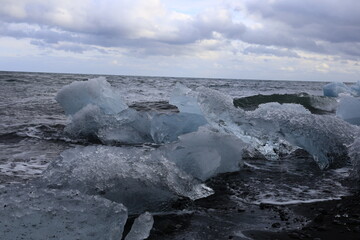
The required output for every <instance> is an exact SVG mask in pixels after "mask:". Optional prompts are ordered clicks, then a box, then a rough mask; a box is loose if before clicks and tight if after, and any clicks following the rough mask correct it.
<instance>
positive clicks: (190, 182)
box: [43, 146, 213, 213]
mask: <svg viewBox="0 0 360 240" xmlns="http://www.w3.org/2000/svg"><path fill="white" fill-rule="evenodd" d="M43 181H44V183H45V185H47V186H50V187H52V188H61V189H78V190H80V191H81V192H84V193H87V194H90V195H102V196H103V197H105V198H107V199H110V200H112V201H116V202H121V203H123V204H124V205H125V206H126V207H128V209H129V211H130V212H131V213H141V212H143V211H146V210H156V211H159V210H161V209H162V208H163V207H165V206H166V204H167V203H168V202H170V201H172V200H174V199H177V198H178V197H188V198H190V199H192V200H195V199H199V198H203V197H206V196H209V195H211V194H212V193H213V192H212V190H211V189H210V188H208V187H206V186H205V185H204V184H201V183H200V182H199V181H197V180H196V179H194V178H193V177H192V176H191V175H189V174H187V173H185V172H184V171H182V170H180V169H179V168H178V167H177V166H176V165H175V164H174V163H172V162H170V161H168V160H166V159H165V158H163V157H161V155H159V154H158V153H157V152H156V150H154V149H146V148H136V147H109V146H88V147H77V148H74V149H70V150H66V151H64V152H62V153H61V157H60V158H59V159H58V160H57V161H54V162H52V163H51V164H50V166H49V167H48V169H47V170H46V171H45V172H44V180H43Z"/></svg>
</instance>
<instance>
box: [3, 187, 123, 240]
mask: <svg viewBox="0 0 360 240" xmlns="http://www.w3.org/2000/svg"><path fill="white" fill-rule="evenodd" d="M0 202H1V208H0V235H1V239H34V240H35V239H36V240H47V239H89V240H98V239H107V240H118V239H121V237H122V233H123V229H124V225H125V223H126V220H127V216H128V215H127V209H126V208H125V207H124V206H123V205H122V204H120V203H114V202H111V201H109V200H106V199H103V198H101V197H97V196H88V195H84V194H81V193H80V192H79V191H75V190H70V191H60V190H56V189H40V188H37V187H34V186H32V185H24V186H23V185H12V186H8V187H4V188H1V189H0Z"/></svg>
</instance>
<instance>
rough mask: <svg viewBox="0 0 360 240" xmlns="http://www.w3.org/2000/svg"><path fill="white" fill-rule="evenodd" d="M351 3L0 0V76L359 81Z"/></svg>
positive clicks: (359, 20) (358, 26) (359, 21)
mask: <svg viewBox="0 0 360 240" xmlns="http://www.w3.org/2000/svg"><path fill="white" fill-rule="evenodd" d="M359 11H360V1H359V0H76V1H75V0H61V1H60V0H0V70H12V71H40V72H71V73H97V74H119V75H151V76H174V77H177V76H180V77H212V78H236V79H279V80H309V81H310V80H324V81H358V80H360V62H359V60H360V14H359Z"/></svg>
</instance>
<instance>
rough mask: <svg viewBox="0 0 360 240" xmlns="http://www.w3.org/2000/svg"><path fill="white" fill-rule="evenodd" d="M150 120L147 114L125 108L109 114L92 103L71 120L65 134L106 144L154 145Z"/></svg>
mask: <svg viewBox="0 0 360 240" xmlns="http://www.w3.org/2000/svg"><path fill="white" fill-rule="evenodd" d="M150 121H151V120H150V116H149V115H148V114H147V113H144V112H137V111H135V110H133V109H126V110H124V111H122V112H120V113H118V114H112V115H107V114H103V113H102V111H101V110H100V108H99V107H98V106H94V105H90V104H89V105H87V106H86V107H84V108H83V109H81V110H80V111H79V112H77V113H76V114H75V115H74V116H73V117H72V120H71V122H70V123H69V124H68V125H67V126H66V127H65V132H66V133H67V134H68V135H69V136H70V137H71V138H74V139H79V138H80V139H88V140H94V139H95V140H100V141H101V142H102V143H104V144H113V143H125V144H136V143H144V142H153V140H152V137H151V135H150V124H151V123H150Z"/></svg>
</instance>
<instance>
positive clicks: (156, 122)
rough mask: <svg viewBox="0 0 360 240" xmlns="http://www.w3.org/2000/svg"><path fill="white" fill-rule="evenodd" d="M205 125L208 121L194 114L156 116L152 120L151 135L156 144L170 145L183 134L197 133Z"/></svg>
mask: <svg viewBox="0 0 360 240" xmlns="http://www.w3.org/2000/svg"><path fill="white" fill-rule="evenodd" d="M205 124H207V121H206V119H205V118H204V117H203V116H202V115H198V114H194V113H182V112H180V113H171V114H156V115H154V116H153V118H152V120H151V127H150V134H151V137H152V139H153V140H154V142H155V143H168V142H173V141H175V140H177V139H178V136H180V135H182V134H186V133H190V132H195V131H197V130H198V128H199V127H200V126H203V125H205Z"/></svg>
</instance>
